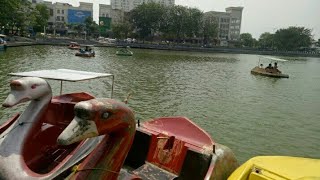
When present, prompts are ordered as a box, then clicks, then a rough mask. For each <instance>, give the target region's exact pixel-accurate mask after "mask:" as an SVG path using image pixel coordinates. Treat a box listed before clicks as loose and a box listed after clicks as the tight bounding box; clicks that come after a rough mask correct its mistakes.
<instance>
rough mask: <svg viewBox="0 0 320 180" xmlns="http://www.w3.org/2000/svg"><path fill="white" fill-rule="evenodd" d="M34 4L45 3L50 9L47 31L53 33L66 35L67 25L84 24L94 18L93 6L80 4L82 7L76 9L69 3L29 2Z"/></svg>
mask: <svg viewBox="0 0 320 180" xmlns="http://www.w3.org/2000/svg"><path fill="white" fill-rule="evenodd" d="M29 1H30V2H32V3H33V4H36V3H43V4H45V5H46V6H47V8H48V9H49V19H48V27H47V30H48V31H49V32H52V33H54V34H55V33H60V34H65V33H67V31H68V28H67V24H72V23H83V22H84V20H85V19H86V18H87V17H92V16H93V4H92V3H85V2H80V6H78V7H74V6H72V5H70V4H68V3H60V2H56V3H52V2H50V1H43V0H29Z"/></svg>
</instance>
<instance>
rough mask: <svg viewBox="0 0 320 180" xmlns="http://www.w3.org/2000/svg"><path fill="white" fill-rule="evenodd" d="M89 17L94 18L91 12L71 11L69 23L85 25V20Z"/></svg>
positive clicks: (69, 12) (69, 11)
mask: <svg viewBox="0 0 320 180" xmlns="http://www.w3.org/2000/svg"><path fill="white" fill-rule="evenodd" d="M89 16H91V17H92V12H91V11H84V10H75V9H69V10H68V23H83V22H84V20H85V19H86V18H87V17H89Z"/></svg>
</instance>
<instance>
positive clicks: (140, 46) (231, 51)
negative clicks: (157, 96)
mask: <svg viewBox="0 0 320 180" xmlns="http://www.w3.org/2000/svg"><path fill="white" fill-rule="evenodd" d="M70 41H77V42H78V43H80V44H90V45H94V46H95V47H119V46H120V47H126V46H130V47H131V48H138V49H153V50H168V51H193V52H207V53H229V54H256V55H271V56H289V57H320V53H307V52H298V51H262V50H257V49H254V48H232V47H211V48H206V47H191V46H183V45H173V44H170V45H161V44H159V45H157V44H142V43H116V44H106V43H100V42H97V41H90V40H70V39H50V40H37V41H33V42H19V41H16V42H8V44H7V47H8V48H11V47H21V46H36V45H51V46H67V45H69V43H70Z"/></svg>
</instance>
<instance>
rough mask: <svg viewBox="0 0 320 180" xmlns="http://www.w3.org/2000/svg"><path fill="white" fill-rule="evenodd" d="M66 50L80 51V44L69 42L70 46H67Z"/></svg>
mask: <svg viewBox="0 0 320 180" xmlns="http://www.w3.org/2000/svg"><path fill="white" fill-rule="evenodd" d="M68 48H69V49H74V50H78V49H80V44H78V43H77V42H70V44H69V45H68Z"/></svg>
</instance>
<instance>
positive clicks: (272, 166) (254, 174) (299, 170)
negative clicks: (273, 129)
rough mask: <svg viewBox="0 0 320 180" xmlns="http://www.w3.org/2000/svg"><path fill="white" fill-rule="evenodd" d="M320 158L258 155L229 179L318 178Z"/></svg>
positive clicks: (300, 179)
mask: <svg viewBox="0 0 320 180" xmlns="http://www.w3.org/2000/svg"><path fill="white" fill-rule="evenodd" d="M319 168H320V160H319V159H309V158H301V157H289V156H257V157H254V158H251V159H250V160H248V161H247V162H246V163H244V164H243V165H241V166H240V167H239V168H238V169H237V170H235V171H234V172H233V173H232V175H231V176H230V177H229V178H228V180H288V179H296V180H303V179H305V180H316V179H320V171H319Z"/></svg>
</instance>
